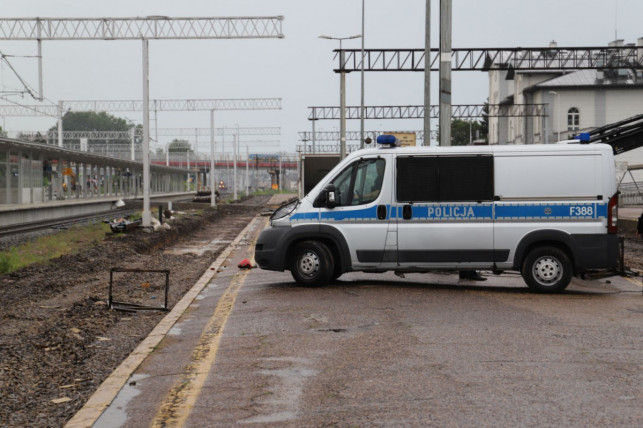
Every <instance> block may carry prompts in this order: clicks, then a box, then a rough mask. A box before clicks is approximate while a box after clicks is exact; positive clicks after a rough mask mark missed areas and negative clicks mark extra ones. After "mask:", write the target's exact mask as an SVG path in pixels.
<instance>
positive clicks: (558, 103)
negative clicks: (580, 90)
mask: <svg viewBox="0 0 643 428" xmlns="http://www.w3.org/2000/svg"><path fill="white" fill-rule="evenodd" d="M549 93H550V94H552V95H555V96H556V104H554V111H555V112H556V130H557V132H558V141H560V111H559V110H560V94H559V93H558V92H556V91H549Z"/></svg>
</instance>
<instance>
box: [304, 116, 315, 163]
mask: <svg viewBox="0 0 643 428" xmlns="http://www.w3.org/2000/svg"><path fill="white" fill-rule="evenodd" d="M316 113H317V112H316V108H315V107H313V120H312V122H313V138H312V140H313V153H315V122H317V115H316ZM304 148H306V144H304ZM304 153H306V150H304Z"/></svg>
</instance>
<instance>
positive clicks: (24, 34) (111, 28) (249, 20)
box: [0, 16, 284, 40]
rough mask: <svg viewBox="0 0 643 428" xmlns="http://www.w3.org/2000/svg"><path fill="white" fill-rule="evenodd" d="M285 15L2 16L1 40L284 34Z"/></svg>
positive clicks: (158, 38) (221, 36) (123, 38)
mask: <svg viewBox="0 0 643 428" xmlns="http://www.w3.org/2000/svg"><path fill="white" fill-rule="evenodd" d="M282 22H283V16H249V17H218V18H212V17H210V18H202V17H199V18H170V17H165V16H149V17H134V18H0V40H117V39H118V40H141V39H148V40H168V39H256V38H275V37H279V38H281V37H284V35H283V33H282Z"/></svg>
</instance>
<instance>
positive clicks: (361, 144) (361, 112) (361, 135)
mask: <svg viewBox="0 0 643 428" xmlns="http://www.w3.org/2000/svg"><path fill="white" fill-rule="evenodd" d="M364 3H365V0H362V67H361V70H360V80H361V82H360V83H361V85H362V88H361V93H360V98H361V100H360V105H359V148H360V149H363V148H364V38H365V35H366V33H365V32H364Z"/></svg>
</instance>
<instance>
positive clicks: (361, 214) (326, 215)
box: [321, 205, 389, 221]
mask: <svg viewBox="0 0 643 428" xmlns="http://www.w3.org/2000/svg"><path fill="white" fill-rule="evenodd" d="M386 210H387V212H388V211H389V206H388V205H387V206H386ZM321 219H322V220H335V221H341V220H377V206H372V207H370V208H362V209H356V210H337V211H325V212H322V213H321Z"/></svg>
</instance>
